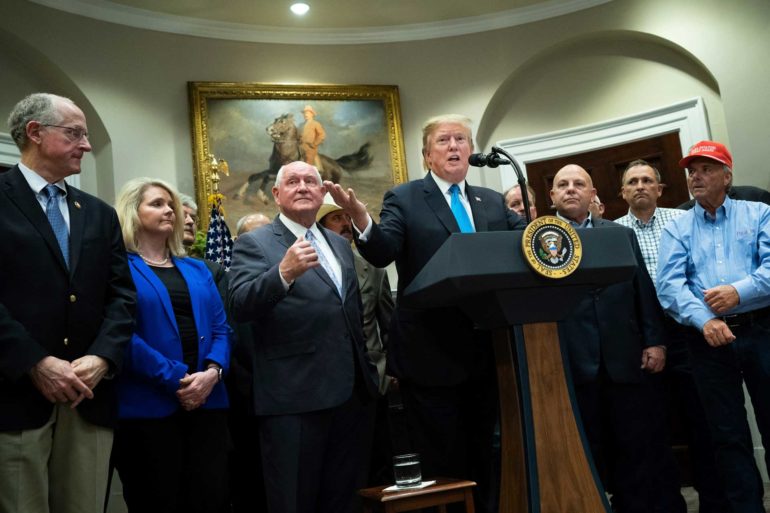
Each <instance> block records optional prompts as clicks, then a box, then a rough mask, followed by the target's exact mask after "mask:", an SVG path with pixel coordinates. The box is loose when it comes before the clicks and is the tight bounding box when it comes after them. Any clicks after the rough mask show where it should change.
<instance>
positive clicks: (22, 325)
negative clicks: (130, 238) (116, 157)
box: [0, 93, 136, 513]
mask: <svg viewBox="0 0 770 513" xmlns="http://www.w3.org/2000/svg"><path fill="white" fill-rule="evenodd" d="M8 125H9V128H10V132H11V136H12V137H13V139H14V141H15V142H16V145H17V146H18V147H19V150H21V161H20V162H19V164H18V165H16V166H14V167H13V168H12V169H11V170H10V171H7V172H6V173H2V174H0V240H2V243H1V244H0V262H2V263H3V265H0V405H2V406H0V410H2V413H1V414H0V511H2V512H3V513H49V512H50V511H53V512H57V513H97V512H101V511H102V509H103V507H104V498H105V493H106V490H107V480H108V468H109V459H110V451H111V448H112V440H113V428H114V426H115V423H116V422H117V408H118V404H117V397H116V391H115V381H114V380H112V379H110V378H112V376H114V375H116V374H117V373H119V372H120V369H121V367H122V363H123V357H124V353H125V349H126V345H127V344H128V342H129V340H130V339H131V335H132V334H133V331H134V320H133V317H134V310H135V303H136V291H135V288H134V283H133V281H132V279H131V274H130V272H129V270H128V264H127V260H126V249H125V247H124V245H123V237H122V235H121V231H120V225H119V224H118V216H117V214H116V213H115V211H114V210H113V209H112V207H110V206H109V205H107V204H106V203H104V202H103V201H101V200H99V199H97V198H95V197H93V196H91V195H89V194H86V193H84V192H82V191H80V190H78V189H76V188H74V187H72V186H71V185H69V184H67V183H66V182H65V181H64V179H65V178H66V177H68V176H71V175H75V174H78V173H80V163H81V160H82V158H83V156H84V155H85V153H87V152H89V151H91V144H90V143H89V140H88V126H87V124H86V118H85V115H84V114H83V111H82V110H80V109H79V108H78V107H77V105H75V104H74V103H73V102H72V100H69V99H67V98H63V97H61V96H56V95H53V94H47V93H37V94H32V95H30V96H27V97H26V98H24V99H23V100H21V101H20V102H19V103H17V104H16V106H15V107H14V108H13V110H12V111H11V115H10V116H9V118H8Z"/></svg>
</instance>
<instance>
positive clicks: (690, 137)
mask: <svg viewBox="0 0 770 513" xmlns="http://www.w3.org/2000/svg"><path fill="white" fill-rule="evenodd" d="M670 132H678V133H679V142H680V144H681V145H682V150H683V151H686V150H688V149H689V148H690V146H692V145H693V144H695V143H696V142H698V141H700V140H703V139H710V138H711V135H710V131H709V126H708V118H707V117H706V107H705V105H704V103H703V100H702V99H701V98H693V99H690V100H685V101H682V102H679V103H675V104H673V105H669V106H666V107H662V108H659V109H654V110H650V111H647V112H641V113H639V114H634V115H632V116H627V117H623V118H617V119H612V120H609V121H604V122H602V123H596V124H593V125H586V126H582V127H576V128H570V129H566V130H559V131H557V132H549V133H545V134H539V135H533V136H529V137H521V138H517V139H508V140H503V141H500V142H498V143H497V146H500V147H501V148H503V149H504V150H506V151H507V152H509V153H510V154H512V155H513V157H514V158H515V159H516V162H517V163H518V164H519V166H520V167H521V169H522V171H523V172H524V174H525V175H526V173H527V171H526V169H527V162H537V161H540V160H546V159H552V158H556V157H562V156H565V155H572V154H575V153H583V152H587V151H593V150H598V149H601V148H607V147H610V146H617V145H620V144H626V143H629V142H632V141H638V140H640V139H647V138H649V137H655V136H659V135H662V134H666V133H670ZM499 179H500V182H501V186H502V190H505V189H507V188H508V187H510V186H511V185H513V184H514V183H516V176H515V174H514V172H513V170H512V169H510V168H509V167H508V166H506V167H505V168H504V169H503V168H501V169H500V175H499Z"/></svg>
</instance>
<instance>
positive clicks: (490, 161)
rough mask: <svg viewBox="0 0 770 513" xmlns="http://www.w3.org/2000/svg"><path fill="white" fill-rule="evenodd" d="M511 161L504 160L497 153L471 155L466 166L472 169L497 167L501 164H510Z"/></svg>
mask: <svg viewBox="0 0 770 513" xmlns="http://www.w3.org/2000/svg"><path fill="white" fill-rule="evenodd" d="M510 163H511V161H510V160H508V159H504V158H503V157H501V156H500V155H498V154H497V153H489V154H484V153H471V155H470V157H468V164H470V165H471V166H473V167H498V166H500V165H501V164H510Z"/></svg>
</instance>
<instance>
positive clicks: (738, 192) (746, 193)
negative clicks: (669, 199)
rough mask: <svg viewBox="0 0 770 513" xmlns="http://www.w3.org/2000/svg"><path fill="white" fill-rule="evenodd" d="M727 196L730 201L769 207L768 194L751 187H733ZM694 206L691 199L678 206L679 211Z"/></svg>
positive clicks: (769, 194) (769, 196)
mask: <svg viewBox="0 0 770 513" xmlns="http://www.w3.org/2000/svg"><path fill="white" fill-rule="evenodd" d="M727 195H728V196H729V197H730V199H737V200H745V201H761V202H762V203H766V204H768V205H770V192H768V191H766V190H764V189H761V188H759V187H754V186H753V185H733V186H731V187H730V190H729V191H727ZM694 206H695V200H694V199H691V200H690V201H686V202H684V203H682V204H681V205H679V206H678V207H676V208H678V209H680V210H690V209H691V208H692V207H694Z"/></svg>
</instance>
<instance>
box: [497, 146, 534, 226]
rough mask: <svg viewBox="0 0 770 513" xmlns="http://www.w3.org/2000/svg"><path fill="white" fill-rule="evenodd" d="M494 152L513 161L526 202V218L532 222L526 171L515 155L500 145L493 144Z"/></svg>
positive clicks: (523, 198)
mask: <svg viewBox="0 0 770 513" xmlns="http://www.w3.org/2000/svg"><path fill="white" fill-rule="evenodd" d="M492 153H496V154H498V155H502V156H504V157H505V158H507V159H508V161H509V162H510V163H511V167H512V168H513V171H514V172H515V173H516V178H517V182H518V183H519V190H520V191H521V201H522V203H524V218H525V219H526V220H527V224H529V223H531V222H532V216H531V215H530V213H529V191H527V180H526V179H524V173H522V172H521V168H519V165H518V164H517V163H516V159H514V158H513V155H511V154H510V153H508V152H507V151H505V150H504V149H502V148H501V147H499V146H492Z"/></svg>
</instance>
